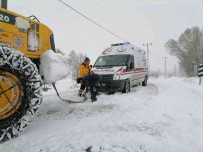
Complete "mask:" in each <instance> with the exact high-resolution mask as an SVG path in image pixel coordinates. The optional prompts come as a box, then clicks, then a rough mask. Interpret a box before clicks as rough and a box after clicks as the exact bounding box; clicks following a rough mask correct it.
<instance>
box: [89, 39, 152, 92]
mask: <svg viewBox="0 0 203 152" xmlns="http://www.w3.org/2000/svg"><path fill="white" fill-rule="evenodd" d="M92 70H93V71H94V73H97V74H98V75H99V77H100V81H99V83H98V86H97V89H98V90H99V91H104V92H115V91H122V92H124V93H127V92H130V90H131V87H133V86H135V85H138V84H141V83H142V85H143V86H146V85H147V80H148V67H147V60H146V54H145V51H144V50H143V49H141V48H139V47H136V46H135V45H133V44H130V43H129V42H125V43H118V44H112V45H111V46H110V47H109V48H107V49H105V50H104V51H103V52H102V54H101V55H100V56H99V57H98V58H97V60H96V62H95V64H94V66H93V68H92Z"/></svg>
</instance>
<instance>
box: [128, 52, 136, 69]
mask: <svg viewBox="0 0 203 152" xmlns="http://www.w3.org/2000/svg"><path fill="white" fill-rule="evenodd" d="M134 67H135V63H134V56H132V55H131V56H130V58H129V64H128V71H132V70H133V69H134Z"/></svg>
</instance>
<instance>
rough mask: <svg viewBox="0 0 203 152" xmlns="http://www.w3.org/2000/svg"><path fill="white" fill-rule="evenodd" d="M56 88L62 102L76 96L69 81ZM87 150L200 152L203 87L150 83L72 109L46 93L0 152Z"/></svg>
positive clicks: (186, 82)
mask: <svg viewBox="0 0 203 152" xmlns="http://www.w3.org/2000/svg"><path fill="white" fill-rule="evenodd" d="M58 86H59V87H60V90H61V91H60V92H62V95H63V96H64V97H68V96H70V94H74V95H75V96H77V89H74V88H72V82H71V81H70V80H68V79H66V80H63V81H60V82H59V83H58ZM75 98H76V97H75ZM90 146H92V152H128V151H129V152H202V151H203V85H201V86H199V85H198V80H197V79H195V78H193V79H188V78H170V79H164V78H159V79H154V78H151V79H150V80H149V84H148V86H147V87H142V86H137V87H134V88H133V89H132V92H130V93H128V94H122V93H115V94H114V95H105V94H101V95H100V96H99V97H98V101H97V102H95V103H91V102H90V101H86V102H85V103H80V104H71V105H70V104H65V103H63V102H61V101H60V100H59V99H58V97H57V96H56V94H55V93H54V91H53V90H50V91H48V92H46V93H44V101H43V103H42V105H41V107H40V109H39V112H38V114H37V116H36V118H35V119H34V121H33V122H32V123H31V125H30V126H29V127H28V128H27V129H26V130H25V131H24V132H23V133H21V134H20V136H19V137H17V138H16V139H13V140H11V141H9V142H6V143H3V144H1V145H0V152H82V151H85V149H87V148H88V147H90Z"/></svg>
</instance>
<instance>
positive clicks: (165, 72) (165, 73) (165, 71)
mask: <svg viewBox="0 0 203 152" xmlns="http://www.w3.org/2000/svg"><path fill="white" fill-rule="evenodd" d="M167 58H168V57H164V75H165V78H167V69H166V59H167Z"/></svg>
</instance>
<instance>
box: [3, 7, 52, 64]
mask: <svg viewBox="0 0 203 152" xmlns="http://www.w3.org/2000/svg"><path fill="white" fill-rule="evenodd" d="M0 43H1V44H4V45H7V46H10V47H13V48H15V49H16V50H19V51H20V52H22V53H23V54H25V56H27V57H29V58H31V59H33V60H35V59H39V57H40V56H41V55H42V54H43V53H44V52H45V51H47V50H50V49H51V50H53V51H55V44H54V37H53V32H52V30H51V29H50V28H49V27H47V26H46V25H44V24H42V23H40V22H39V20H38V19H37V18H36V17H35V16H30V17H28V18H27V17H24V16H21V15H19V14H16V13H14V12H11V11H9V10H7V9H5V8H0Z"/></svg>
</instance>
